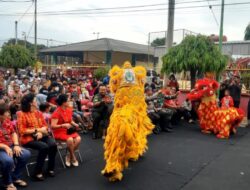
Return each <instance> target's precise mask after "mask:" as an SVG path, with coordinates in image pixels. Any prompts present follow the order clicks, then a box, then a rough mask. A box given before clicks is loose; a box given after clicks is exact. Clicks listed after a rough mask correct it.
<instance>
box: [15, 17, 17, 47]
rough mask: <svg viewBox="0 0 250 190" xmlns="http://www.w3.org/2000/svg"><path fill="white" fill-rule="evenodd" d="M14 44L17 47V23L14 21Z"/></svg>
mask: <svg viewBox="0 0 250 190" xmlns="http://www.w3.org/2000/svg"><path fill="white" fill-rule="evenodd" d="M15 44H16V45H17V21H15Z"/></svg>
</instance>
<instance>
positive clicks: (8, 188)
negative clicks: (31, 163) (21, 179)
mask: <svg viewBox="0 0 250 190" xmlns="http://www.w3.org/2000/svg"><path fill="white" fill-rule="evenodd" d="M6 190H17V188H16V187H15V185H14V184H13V183H12V184H9V185H7V186H6Z"/></svg>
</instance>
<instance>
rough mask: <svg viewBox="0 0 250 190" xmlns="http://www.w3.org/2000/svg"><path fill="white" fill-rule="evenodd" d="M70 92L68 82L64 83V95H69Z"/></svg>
mask: <svg viewBox="0 0 250 190" xmlns="http://www.w3.org/2000/svg"><path fill="white" fill-rule="evenodd" d="M68 91H69V85H68V82H67V81H66V80H64V81H63V89H62V93H63V94H67V93H68Z"/></svg>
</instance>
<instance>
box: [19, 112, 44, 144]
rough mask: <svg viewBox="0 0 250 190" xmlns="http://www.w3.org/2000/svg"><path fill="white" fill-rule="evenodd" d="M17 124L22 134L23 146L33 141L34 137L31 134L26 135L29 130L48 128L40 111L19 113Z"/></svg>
mask: <svg viewBox="0 0 250 190" xmlns="http://www.w3.org/2000/svg"><path fill="white" fill-rule="evenodd" d="M17 124H18V130H19V133H20V141H21V143H22V144H26V143H28V142H30V141H33V137H32V135H31V134H30V135H26V134H25V133H26V131H27V130H29V129H37V128H42V127H48V126H47V124H46V121H45V119H44V117H43V114H42V113H41V112H40V111H34V112H18V113H17Z"/></svg>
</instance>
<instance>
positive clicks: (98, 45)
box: [40, 38, 154, 55]
mask: <svg viewBox="0 0 250 190" xmlns="http://www.w3.org/2000/svg"><path fill="white" fill-rule="evenodd" d="M65 51H67V52H70V51H115V52H125V53H135V54H148V52H149V54H150V55H153V54H154V48H153V47H149V48H148V46H147V45H142V44H137V43H132V42H125V41H121V40H114V39H110V38H101V39H98V40H91V41H85V42H79V43H73V44H67V45H63V46H57V47H53V48H48V49H43V50H41V51H40V52H41V53H52V52H65Z"/></svg>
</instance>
